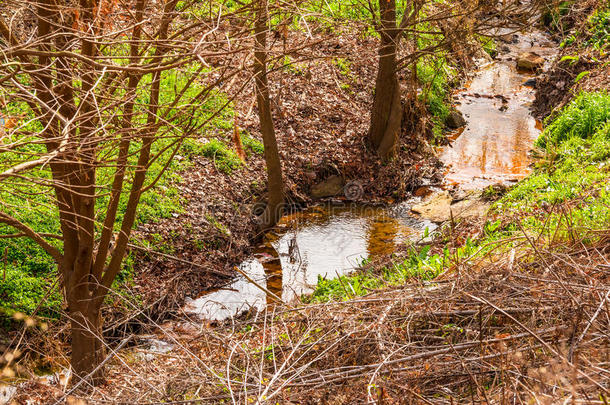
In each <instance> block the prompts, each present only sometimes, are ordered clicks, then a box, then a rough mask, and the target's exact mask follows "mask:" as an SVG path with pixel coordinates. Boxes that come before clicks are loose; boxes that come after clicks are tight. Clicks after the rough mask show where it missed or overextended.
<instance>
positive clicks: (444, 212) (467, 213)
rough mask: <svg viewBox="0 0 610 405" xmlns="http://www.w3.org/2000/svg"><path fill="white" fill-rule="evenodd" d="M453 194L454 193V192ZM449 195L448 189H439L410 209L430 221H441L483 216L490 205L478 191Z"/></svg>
mask: <svg viewBox="0 0 610 405" xmlns="http://www.w3.org/2000/svg"><path fill="white" fill-rule="evenodd" d="M454 194H455V193H454ZM462 197H463V199H460V200H456V197H455V196H453V197H452V196H451V194H450V193H449V192H448V191H441V192H438V193H435V194H433V195H432V196H430V197H429V198H427V199H426V200H425V201H424V202H422V203H420V204H416V205H414V206H413V207H411V211H412V212H413V213H415V214H418V215H420V216H421V217H422V218H425V219H428V220H430V221H432V222H436V223H442V222H446V221H449V220H451V216H452V215H453V218H454V219H458V218H469V217H484V216H485V215H486V214H487V211H488V210H489V207H490V205H491V203H490V202H488V201H483V200H482V199H481V196H480V192H476V191H472V192H464V193H463V194H462V195H461V196H457V198H462Z"/></svg>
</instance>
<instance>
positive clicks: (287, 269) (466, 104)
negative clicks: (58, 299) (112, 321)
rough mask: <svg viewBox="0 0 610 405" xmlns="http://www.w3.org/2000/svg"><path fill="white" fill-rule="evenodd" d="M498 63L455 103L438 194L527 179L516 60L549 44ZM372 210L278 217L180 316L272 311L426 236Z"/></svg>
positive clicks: (505, 52)
mask: <svg viewBox="0 0 610 405" xmlns="http://www.w3.org/2000/svg"><path fill="white" fill-rule="evenodd" d="M501 46H502V47H503V49H501V55H500V57H498V58H497V59H496V60H495V61H493V62H489V63H487V64H485V65H484V66H482V67H481V68H480V69H479V70H478V71H477V72H476V73H475V74H474V76H473V78H472V80H471V81H470V82H469V83H468V84H467V85H466V86H465V87H464V88H463V89H461V90H459V91H458V92H456V93H455V95H454V101H455V103H456V108H457V109H458V110H459V111H460V112H461V113H462V114H463V115H464V116H465V118H466V120H467V125H466V126H465V127H464V128H462V129H461V130H459V131H456V132H455V133H453V134H452V135H451V137H450V139H451V144H450V145H449V146H447V147H444V148H443V149H441V150H440V151H439V154H440V158H441V160H442V161H443V163H444V164H445V166H446V167H447V171H446V185H457V186H458V187H459V188H461V189H482V188H483V187H485V186H488V185H492V184H496V183H502V182H510V181H515V180H518V179H520V178H523V177H525V176H526V175H527V174H528V173H529V172H530V168H529V165H530V163H531V162H530V157H529V150H530V149H531V147H532V144H533V142H534V140H535V139H536V138H537V137H538V135H539V134H540V130H541V126H540V123H539V122H537V121H536V120H535V119H534V118H533V117H532V116H531V114H530V105H531V103H532V101H533V99H534V90H533V88H531V87H528V86H526V85H525V82H526V81H527V80H528V79H532V78H534V75H533V74H532V73H527V72H520V71H518V70H517V69H516V61H515V60H516V57H517V55H518V54H519V53H522V52H526V51H530V52H536V53H538V54H540V55H542V56H550V55H551V54H552V52H553V48H552V46H553V45H552V44H550V43H549V42H548V40H547V39H546V38H545V37H544V35H542V34H540V33H534V34H521V35H518V36H517V37H515V40H514V41H511V43H510V44H503V45H501ZM419 199H420V197H414V200H413V201H410V202H407V203H404V204H402V205H399V206H394V207H389V208H387V207H386V208H381V207H367V206H362V205H357V204H343V205H326V206H314V207H311V208H309V209H307V210H305V211H304V212H300V213H297V214H294V215H290V216H287V217H285V218H283V219H282V221H281V222H280V224H279V225H278V226H277V227H276V228H275V229H274V231H273V232H270V233H269V234H267V235H266V237H265V242H264V243H263V244H262V245H261V246H259V247H257V248H256V250H255V254H254V255H253V257H251V258H250V259H249V260H247V261H245V262H244V263H242V264H241V265H240V266H239V269H238V273H239V276H238V277H237V278H236V279H235V280H234V281H232V282H231V283H230V284H228V285H227V286H225V287H223V288H220V289H217V290H215V291H212V292H209V293H207V294H205V295H204V296H201V297H199V298H197V299H189V300H187V304H186V306H185V308H184V311H185V312H186V313H187V314H189V315H190V316H193V317H195V318H199V319H207V320H223V319H226V318H229V317H231V316H234V315H236V314H239V313H241V312H243V311H247V310H249V309H252V308H254V309H262V308H264V307H265V306H266V305H269V304H271V303H273V302H276V301H279V300H281V301H284V302H290V301H293V300H294V299H295V298H297V297H298V296H300V295H302V294H306V293H309V292H311V291H312V290H313V288H314V287H315V285H316V284H317V281H318V278H319V277H326V278H335V277H338V276H340V275H342V274H346V273H349V272H351V271H353V270H354V269H356V268H358V267H359V266H360V265H361V263H362V261H363V260H365V259H374V258H375V257H378V256H381V255H385V254H388V253H392V252H394V251H395V249H396V247H397V245H398V244H400V243H403V242H405V241H408V240H410V239H411V240H412V239H418V238H420V237H421V235H422V233H423V231H424V229H426V228H428V229H429V230H431V229H433V228H434V227H435V225H434V224H432V223H431V222H429V221H427V220H426V219H425V218H417V217H415V216H413V215H412V214H411V213H410V209H409V207H410V204H412V203H414V202H416V201H419Z"/></svg>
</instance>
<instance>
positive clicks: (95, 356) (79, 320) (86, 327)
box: [70, 308, 105, 391]
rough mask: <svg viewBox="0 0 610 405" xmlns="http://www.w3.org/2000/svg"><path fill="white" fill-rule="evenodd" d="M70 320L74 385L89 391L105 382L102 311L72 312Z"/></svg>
mask: <svg viewBox="0 0 610 405" xmlns="http://www.w3.org/2000/svg"><path fill="white" fill-rule="evenodd" d="M70 318H71V340H72V358H71V365H72V373H73V376H72V384H80V385H79V388H80V390H83V391H88V390H89V389H90V388H91V387H94V386H98V385H100V384H101V383H102V382H103V381H104V368H103V367H100V365H101V363H102V361H103V360H104V354H105V350H104V345H103V340H102V318H101V315H100V311H96V310H88V309H87V308H83V311H71V312H70ZM81 381H82V383H81Z"/></svg>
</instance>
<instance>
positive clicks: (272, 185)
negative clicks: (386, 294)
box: [254, 0, 284, 229]
mask: <svg viewBox="0 0 610 405" xmlns="http://www.w3.org/2000/svg"><path fill="white" fill-rule="evenodd" d="M267 25H268V12H267V0H258V2H257V5H256V16H255V25H254V34H255V43H256V44H255V50H254V77H255V92H256V102H257V107H258V118H259V120H260V125H261V133H262V135H263V145H264V146H265V163H266V164H267V191H268V200H267V206H266V208H265V212H264V213H263V216H262V224H261V226H262V228H263V229H266V228H270V227H272V226H274V225H275V224H276V223H277V222H278V221H279V219H280V218H281V216H282V209H283V205H284V181H283V179H282V162H281V160H280V154H279V151H278V146H277V140H276V138H275V129H274V127H273V117H272V116H271V102H270V99H269V85H268V81H267Z"/></svg>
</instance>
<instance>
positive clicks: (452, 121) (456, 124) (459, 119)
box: [445, 110, 466, 129]
mask: <svg viewBox="0 0 610 405" xmlns="http://www.w3.org/2000/svg"><path fill="white" fill-rule="evenodd" d="M445 125H447V127H449V128H451V129H458V128H462V127H463V126H465V125H466V120H465V119H464V116H463V115H462V113H461V112H459V111H458V110H453V111H451V112H450V113H449V115H448V116H447V118H446V119H445Z"/></svg>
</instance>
